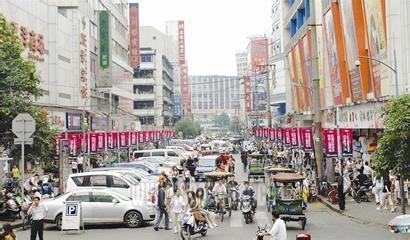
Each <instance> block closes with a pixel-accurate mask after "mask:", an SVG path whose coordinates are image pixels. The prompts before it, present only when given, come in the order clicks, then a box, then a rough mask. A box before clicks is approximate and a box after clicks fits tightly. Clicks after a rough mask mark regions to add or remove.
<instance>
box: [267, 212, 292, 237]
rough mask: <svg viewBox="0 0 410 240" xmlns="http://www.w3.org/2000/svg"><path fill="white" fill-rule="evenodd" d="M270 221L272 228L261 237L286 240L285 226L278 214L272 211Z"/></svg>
mask: <svg viewBox="0 0 410 240" xmlns="http://www.w3.org/2000/svg"><path fill="white" fill-rule="evenodd" d="M272 221H273V226H272V228H271V229H270V230H269V231H268V232H267V233H264V234H263V235H265V236H271V237H272V238H273V239H275V240H286V239H287V234H286V224H285V222H284V221H283V220H282V219H280V218H279V213H278V212H277V211H272Z"/></svg>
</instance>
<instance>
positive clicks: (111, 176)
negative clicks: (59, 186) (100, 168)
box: [66, 171, 138, 199]
mask: <svg viewBox="0 0 410 240" xmlns="http://www.w3.org/2000/svg"><path fill="white" fill-rule="evenodd" d="M137 185H138V182H137V181H136V180H135V179H133V178H131V177H129V176H125V175H123V174H121V173H119V172H109V171H106V172H85V173H76V174H71V175H70V176H69V177H68V180H67V187H66V192H72V191H76V190H81V189H86V188H94V189H106V188H108V189H110V190H111V191H113V192H117V193H119V194H121V195H123V196H126V197H128V198H130V199H136V198H137V195H136V194H137Z"/></svg>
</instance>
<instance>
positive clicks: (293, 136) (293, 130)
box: [290, 128, 299, 147]
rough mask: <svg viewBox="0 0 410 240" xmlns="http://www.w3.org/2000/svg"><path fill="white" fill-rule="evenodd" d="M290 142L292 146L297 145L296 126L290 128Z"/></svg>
mask: <svg viewBox="0 0 410 240" xmlns="http://www.w3.org/2000/svg"><path fill="white" fill-rule="evenodd" d="M290 144H291V146H292V147H299V136H298V129H297V128H291V129H290Z"/></svg>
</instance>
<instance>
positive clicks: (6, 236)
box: [0, 223, 17, 240]
mask: <svg viewBox="0 0 410 240" xmlns="http://www.w3.org/2000/svg"><path fill="white" fill-rule="evenodd" d="M0 239H3V240H16V239H17V237H16V234H14V232H13V227H12V226H11V225H10V224H8V223H5V224H3V232H2V233H1V234H0Z"/></svg>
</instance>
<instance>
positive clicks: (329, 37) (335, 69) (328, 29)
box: [324, 10, 343, 105]
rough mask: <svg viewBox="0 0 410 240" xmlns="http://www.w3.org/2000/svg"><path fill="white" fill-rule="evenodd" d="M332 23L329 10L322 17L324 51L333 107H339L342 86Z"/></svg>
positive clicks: (341, 100)
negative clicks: (326, 58) (326, 56)
mask: <svg viewBox="0 0 410 240" xmlns="http://www.w3.org/2000/svg"><path fill="white" fill-rule="evenodd" d="M333 23H334V21H333V13H332V10H329V11H328V12H327V13H326V14H325V16H324V25H325V40H326V50H327V54H328V62H329V72H330V80H331V85H332V88H331V89H332V95H333V102H334V104H335V105H341V104H342V103H343V99H342V85H341V78H340V72H339V71H340V70H339V59H338V56H337V48H336V39H335V31H334V25H333Z"/></svg>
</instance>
